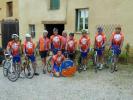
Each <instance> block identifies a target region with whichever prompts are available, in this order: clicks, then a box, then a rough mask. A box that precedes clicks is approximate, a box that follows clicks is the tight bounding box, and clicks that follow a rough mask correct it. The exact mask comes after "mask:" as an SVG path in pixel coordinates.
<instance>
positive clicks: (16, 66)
mask: <svg viewBox="0 0 133 100" xmlns="http://www.w3.org/2000/svg"><path fill="white" fill-rule="evenodd" d="M15 70H16V72H17V73H18V75H19V76H20V72H21V68H20V64H18V63H15Z"/></svg>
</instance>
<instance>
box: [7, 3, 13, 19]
mask: <svg viewBox="0 0 133 100" xmlns="http://www.w3.org/2000/svg"><path fill="white" fill-rule="evenodd" d="M12 16H13V3H12V2H7V17H12Z"/></svg>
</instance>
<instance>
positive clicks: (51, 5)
mask: <svg viewBox="0 0 133 100" xmlns="http://www.w3.org/2000/svg"><path fill="white" fill-rule="evenodd" d="M52 2H53V0H50V4H49V5H50V7H49V8H50V10H58V9H60V0H58V7H54V6H53V4H54V3H52Z"/></svg>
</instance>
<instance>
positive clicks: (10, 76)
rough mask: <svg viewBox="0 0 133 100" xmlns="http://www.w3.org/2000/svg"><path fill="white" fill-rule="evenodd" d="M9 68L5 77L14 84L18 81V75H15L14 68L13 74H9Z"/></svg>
mask: <svg viewBox="0 0 133 100" xmlns="http://www.w3.org/2000/svg"><path fill="white" fill-rule="evenodd" d="M13 67H14V66H13ZM10 68H11V66H10V67H9V69H8V75H7V77H8V79H9V80H10V81H12V82H15V81H17V80H18V78H19V74H18V73H17V71H15V68H14V69H13V70H14V71H13V72H10Z"/></svg>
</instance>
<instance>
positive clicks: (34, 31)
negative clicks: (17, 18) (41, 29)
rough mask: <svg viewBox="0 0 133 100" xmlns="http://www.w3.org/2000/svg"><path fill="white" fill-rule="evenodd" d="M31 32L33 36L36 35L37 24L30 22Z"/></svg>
mask: <svg viewBox="0 0 133 100" xmlns="http://www.w3.org/2000/svg"><path fill="white" fill-rule="evenodd" d="M29 33H30V35H31V37H32V38H35V37H36V26H35V24H29Z"/></svg>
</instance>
